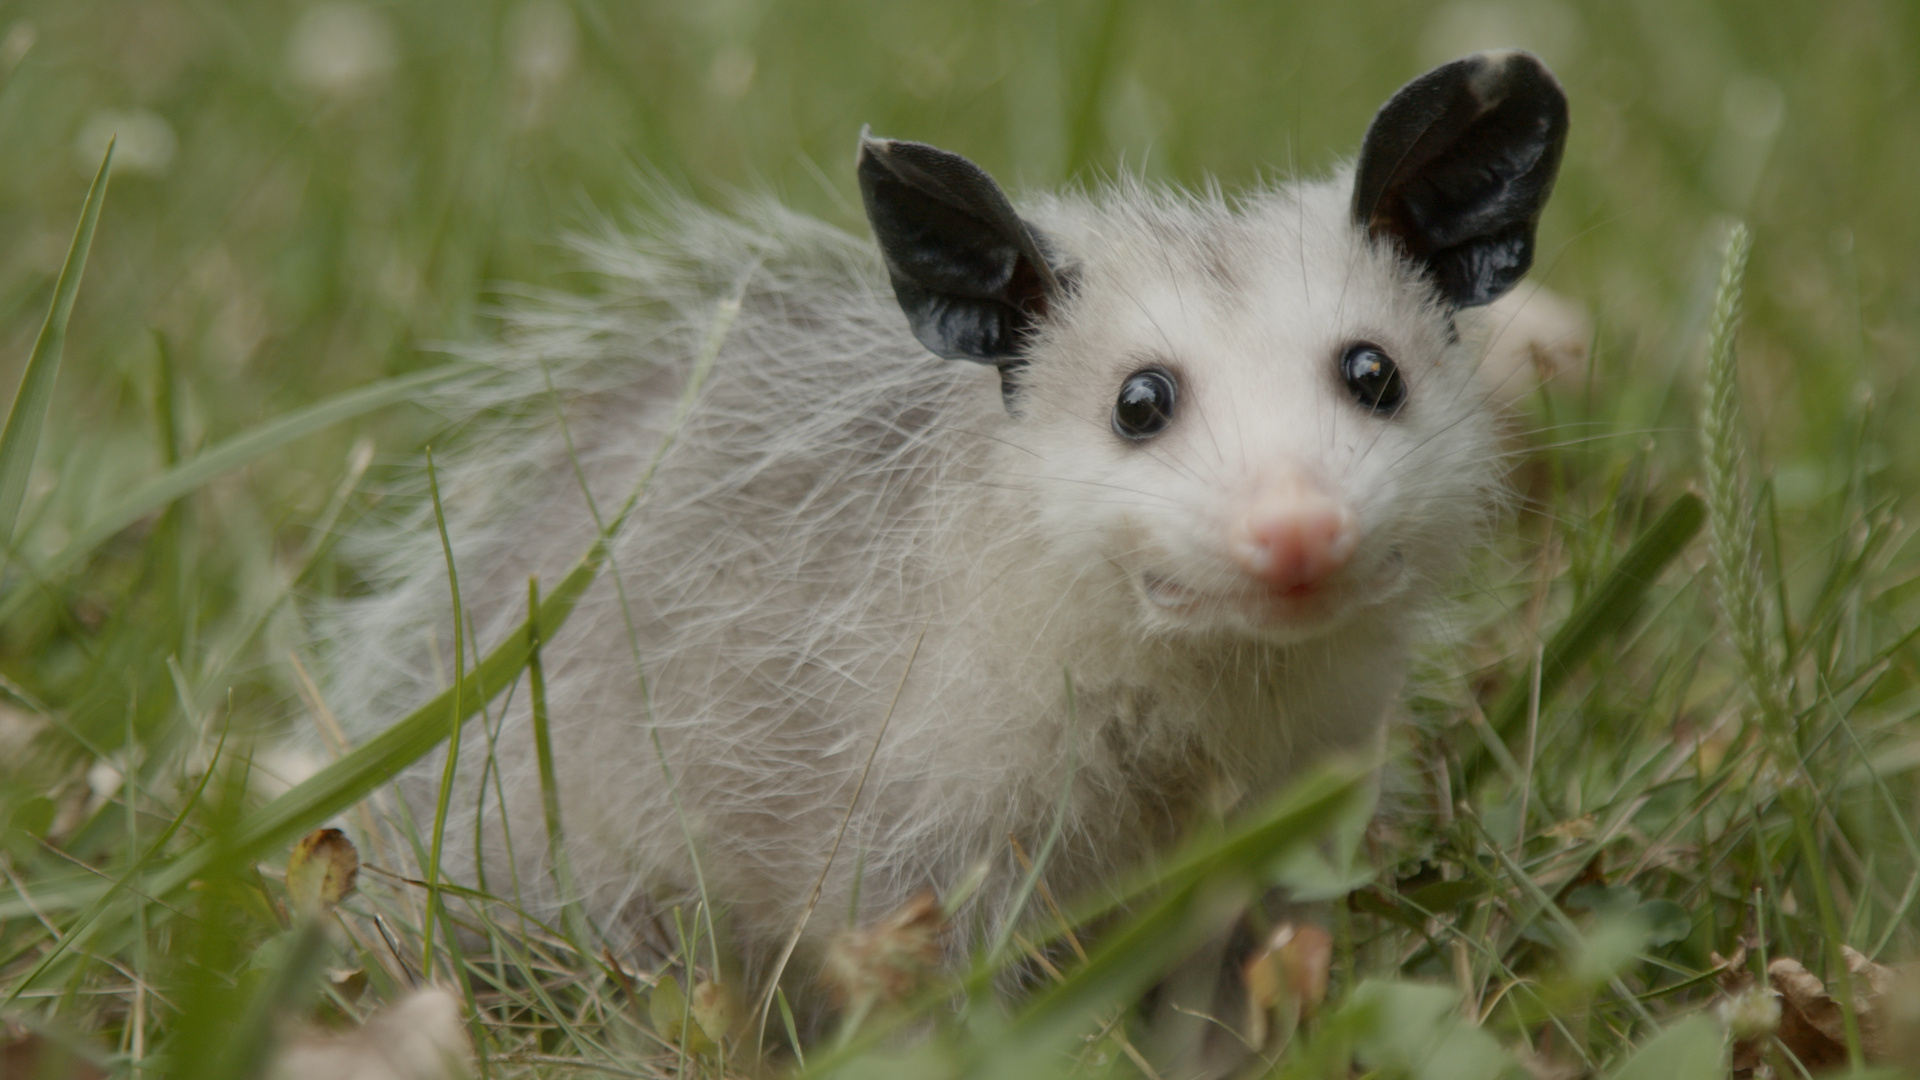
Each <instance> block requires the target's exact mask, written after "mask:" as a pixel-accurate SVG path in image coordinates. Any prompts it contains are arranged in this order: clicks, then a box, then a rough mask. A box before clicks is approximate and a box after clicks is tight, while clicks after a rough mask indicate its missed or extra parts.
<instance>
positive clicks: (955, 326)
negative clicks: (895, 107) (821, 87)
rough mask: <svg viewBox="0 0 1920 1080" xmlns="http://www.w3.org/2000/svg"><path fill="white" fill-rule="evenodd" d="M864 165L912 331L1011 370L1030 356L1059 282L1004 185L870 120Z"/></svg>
mask: <svg viewBox="0 0 1920 1080" xmlns="http://www.w3.org/2000/svg"><path fill="white" fill-rule="evenodd" d="M859 172H860V198H861V201H863V202H865V203H866V206H867V220H868V221H869V222H871V223H872V224H873V235H874V238H875V239H877V240H878V241H879V242H880V254H881V255H882V256H884V257H885V258H886V261H887V274H888V276H889V277H891V278H892V279H893V293H894V295H895V296H896V297H898V298H899V300H900V307H901V309H902V310H903V311H905V312H906V313H907V322H908V323H909V324H910V325H911V326H912V327H913V336H914V337H917V338H919V339H920V343H921V344H923V345H925V346H926V347H927V348H928V349H930V350H932V351H933V352H934V354H935V355H937V356H943V357H945V358H947V359H949V360H975V361H978V362H980V363H983V364H993V365H994V366H996V367H998V368H1000V369H1001V374H1002V375H1003V376H1006V375H1007V374H1008V373H1009V369H1010V368H1016V367H1018V366H1020V365H1021V364H1022V363H1024V362H1025V359H1024V358H1023V357H1022V356H1021V355H1020V348H1021V343H1022V339H1023V338H1025V337H1026V335H1027V333H1028V332H1029V331H1030V330H1031V329H1032V327H1033V325H1034V323H1036V322H1037V321H1039V320H1040V319H1041V318H1043V317H1044V316H1045V315H1046V313H1047V305H1048V302H1049V301H1050V300H1051V299H1052V298H1053V297H1055V296H1056V295H1058V293H1059V291H1060V282H1059V279H1058V278H1057V277H1055V275H1054V272H1053V268H1052V267H1051V266H1049V265H1048V264H1047V257H1046V254H1045V253H1044V252H1043V251H1042V250H1041V248H1040V242H1039V239H1038V236H1037V234H1036V233H1035V232H1034V230H1033V228H1032V227H1031V226H1029V225H1028V224H1027V223H1026V222H1024V221H1022V220H1020V217H1019V215H1017V214H1015V213H1014V212H1013V206H1012V204H1010V203H1008V202H1007V197H1006V195H1005V194H1004V193H1003V192H1002V191H1001V190H1000V185H998V184H996V183H994V182H993V177H991V176H988V175H987V174H986V171H985V170H983V169H981V168H980V166H978V165H975V164H974V163H973V162H971V161H968V160H967V159H966V158H963V157H961V156H960V155H958V154H950V153H948V152H946V151H945V150H940V149H936V148H934V147H931V146H928V145H926V144H925V143H916V142H906V141H904V140H901V139H876V138H874V137H873V136H872V135H870V134H868V133H867V132H866V131H865V130H862V131H861V132H860V165H859ZM1008 385H1009V387H1010V386H1011V383H1010V382H1009V384H1008Z"/></svg>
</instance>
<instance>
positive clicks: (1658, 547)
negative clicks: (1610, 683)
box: [1460, 492, 1706, 784]
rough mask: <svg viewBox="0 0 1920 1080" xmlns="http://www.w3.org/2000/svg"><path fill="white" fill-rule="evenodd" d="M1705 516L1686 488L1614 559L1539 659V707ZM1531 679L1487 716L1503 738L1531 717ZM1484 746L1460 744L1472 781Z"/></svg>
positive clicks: (1620, 621)
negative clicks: (1529, 711)
mask: <svg viewBox="0 0 1920 1080" xmlns="http://www.w3.org/2000/svg"><path fill="white" fill-rule="evenodd" d="M1705 520H1706V504H1705V503H1703V502H1701V501H1700V497H1699V496H1698V495H1695V494H1693V493H1692V492H1687V493H1685V494H1683V495H1681V496H1680V497H1679V498H1678V499H1675V500H1674V501H1673V505H1671V506H1669V507H1667V509H1666V510H1665V511H1664V512H1663V513H1661V515H1660V516H1659V517H1658V518H1656V519H1655V520H1654V522H1653V524H1652V525H1650V526H1648V527H1647V531H1646V532H1643V533H1641V534H1640V536H1639V537H1638V538H1637V539H1635V540H1634V542H1633V546H1631V547H1629V548H1628V549H1627V553H1626V554H1625V555H1622V556H1621V557H1620V561H1619V562H1618V563H1615V564H1614V567H1613V569H1612V570H1611V571H1609V572H1608V573H1607V576H1606V578H1605V579H1603V580H1602V581H1601V582H1600V585H1599V587H1598V588H1596V589H1594V590H1593V592H1592V594H1590V595H1589V596H1588V597H1587V598H1586V601H1585V602H1584V603H1582V604H1581V605H1580V606H1579V607H1578V608H1577V609H1575V610H1574V612H1573V613H1572V614H1571V615H1568V616H1567V621H1566V622H1563V623H1561V624H1560V628H1559V629H1558V630H1555V631H1554V633H1553V637H1552V638H1550V639H1549V640H1548V641H1547V647H1546V649H1545V650H1543V651H1542V653H1541V658H1540V698H1539V701H1540V707H1541V708H1543V709H1544V708H1546V705H1547V702H1548V701H1550V700H1552V699H1553V696H1554V695H1555V694H1556V693H1558V692H1559V690H1560V688H1561V687H1562V686H1565V685H1566V682H1567V680H1568V679H1569V678H1571V677H1572V676H1573V674H1574V672H1576V671H1578V670H1579V669H1580V665H1581V664H1584V663H1586V660H1587V657H1588V656H1590V655H1592V653H1593V650H1594V648H1595V647H1596V646H1598V645H1599V644H1600V643H1601V642H1602V641H1604V640H1606V639H1607V637H1609V636H1610V635H1612V634H1614V633H1617V632H1618V631H1620V630H1621V629H1623V628H1624V627H1625V626H1626V625H1627V623H1628V622H1629V621H1630V620H1631V619H1632V618H1633V616H1634V613H1635V612H1636V611H1638V610H1639V609H1640V601H1641V599H1642V598H1643V597H1644V596H1645V595H1646V592H1647V590H1648V589H1649V588H1651V587H1652V585H1653V583H1654V582H1655V581H1656V580H1658V579H1659V577H1660V574H1661V572H1662V571H1663V570H1665V569H1666V568H1667V564H1668V563H1670V562H1672V561H1673V560H1674V558H1675V557H1677V556H1678V555H1679V554H1680V552H1681V551H1683V550H1684V549H1685V548H1686V546H1687V544H1688V543H1689V542H1690V541H1692V540H1693V537H1694V534H1695V533H1698V532H1699V531H1700V526H1701V524H1702V523H1703V522H1704V521H1705ZM1530 691H1531V686H1530V680H1528V679H1524V678H1522V679H1516V680H1515V681H1514V683H1513V685H1512V686H1509V687H1508V688H1507V692H1506V694H1505V695H1504V696H1502V697H1501V698H1500V701H1499V703H1498V704H1497V705H1495V706H1494V708H1493V711H1492V714H1491V715H1490V716H1489V717H1488V719H1489V721H1490V722H1491V724H1492V726H1493V730H1494V731H1496V732H1498V733H1499V734H1500V737H1501V738H1511V737H1512V736H1513V735H1514V734H1515V732H1517V731H1518V730H1519V729H1520V727H1521V725H1522V724H1524V723H1525V721H1526V718H1527V708H1528V703H1529V700H1530ZM1483 754H1485V749H1484V748H1483V747H1481V746H1480V745H1479V744H1477V743H1473V744H1467V745H1464V746H1462V747H1461V750H1460V756H1461V758H1462V760H1463V763H1464V764H1465V766H1466V769H1467V777H1468V783H1469V784H1471V783H1472V782H1473V781H1474V780H1476V779H1478V777H1479V775H1480V773H1481V771H1482V770H1483V769H1484V768H1485V765H1486V761H1485V759H1484V758H1483V757H1482V755H1483Z"/></svg>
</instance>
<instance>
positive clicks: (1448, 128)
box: [1353, 50, 1567, 307]
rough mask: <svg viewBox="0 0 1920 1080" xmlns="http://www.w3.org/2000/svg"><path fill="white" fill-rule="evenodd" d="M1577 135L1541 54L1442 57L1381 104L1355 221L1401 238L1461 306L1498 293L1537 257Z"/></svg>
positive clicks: (1364, 151) (1358, 184)
mask: <svg viewBox="0 0 1920 1080" xmlns="http://www.w3.org/2000/svg"><path fill="white" fill-rule="evenodd" d="M1566 141H1567V98H1566V95H1565V94H1563V93H1562V92H1561V90H1560V84H1559V83H1558V82H1556V81H1554V78H1553V73H1552V72H1550V71H1548V70H1547V66H1546V65H1545V64H1543V63H1541V62H1540V59H1539V58H1538V57H1536V56H1534V55H1533V54H1531V53H1525V52H1519V51H1517V50H1515V51H1507V52H1484V53H1477V54H1475V55H1473V56H1469V57H1466V58H1464V59H1461V60H1455V61H1454V62H1453V63H1451V64H1443V65H1441V66H1440V67H1437V68H1434V69H1433V70H1432V71H1429V72H1427V73H1426V74H1425V75H1422V76H1420V77H1419V78H1417V79H1415V80H1413V81H1412V82H1410V83H1408V84H1407V85H1406V86H1404V87H1402V88H1401V89H1400V92H1399V93H1397V94H1395V95H1393V98H1392V100H1390V101H1388V102H1387V103H1386V104H1385V105H1382V106H1381V107H1380V112H1379V114H1378V115H1376V116H1375V117H1374V118H1373V124H1372V125H1371V126H1370V127H1368V128H1367V137H1366V140H1365V141H1364V142H1363V143H1361V146H1360V164H1359V167H1358V169H1356V170H1355V173H1354V179H1353V220H1354V224H1356V225H1359V226H1360V227H1361V228H1363V229H1365V230H1367V234H1368V235H1369V236H1373V237H1376V238H1391V239H1393V240H1396V241H1398V242H1399V244H1400V246H1401V248H1402V249H1403V250H1405V251H1406V253H1407V254H1408V255H1409V256H1411V257H1412V258H1413V260H1414V261H1415V262H1416V263H1419V264H1420V265H1421V266H1422V267H1424V268H1425V270H1426V272H1427V276H1428V277H1429V278H1431V279H1432V281H1433V283H1434V285H1435V286H1436V287H1438V289H1439V290H1440V295H1441V296H1442V297H1443V298H1445V299H1446V300H1447V302H1449V303H1451V304H1452V305H1453V306H1454V307H1472V306H1473V305H1475V304H1485V303H1488V302H1490V301H1492V300H1494V299H1497V298H1498V297H1499V296H1500V295H1501V294H1502V293H1504V292H1506V291H1507V290H1508V289H1510V288H1512V287H1513V285H1514V283H1515V282H1516V281H1519V280H1520V276H1521V275H1522V274H1525V273H1526V272H1527V267H1529V266H1531V265H1532V263H1533V233H1534V226H1535V225H1537V224H1538V223H1539V221H1540V211H1541V209H1542V208H1544V207H1545V206H1546V204H1547V196H1548V195H1550V194H1552V192H1553V180H1554V176H1555V174H1557V173H1558V172H1559V169H1560V151H1561V149H1562V148H1563V147H1564V146H1565V145H1566Z"/></svg>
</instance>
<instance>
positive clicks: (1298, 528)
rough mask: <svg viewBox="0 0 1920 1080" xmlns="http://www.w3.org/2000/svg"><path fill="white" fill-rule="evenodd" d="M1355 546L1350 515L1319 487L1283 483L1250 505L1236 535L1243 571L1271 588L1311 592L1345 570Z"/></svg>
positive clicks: (1355, 534) (1235, 546) (1356, 537)
mask: <svg viewBox="0 0 1920 1080" xmlns="http://www.w3.org/2000/svg"><path fill="white" fill-rule="evenodd" d="M1358 541H1359V530H1358V527H1357V526H1356V524H1355V522H1354V520H1353V513H1352V511H1350V510H1348V509H1347V508H1346V505H1345V504H1344V503H1342V502H1340V501H1339V500H1337V499H1335V498H1333V497H1332V496H1330V495H1328V494H1326V493H1325V492H1324V491H1322V490H1321V489H1320V488H1319V487H1318V486H1317V485H1312V484H1309V483H1304V482H1300V481H1295V480H1292V479H1291V478H1289V479H1288V480H1287V481H1284V482H1281V483H1278V484H1273V485H1269V486H1267V487H1266V488H1265V489H1263V490H1262V491H1260V492H1259V493H1258V494H1257V495H1256V496H1255V497H1254V498H1253V500H1252V505H1251V506H1250V507H1249V508H1248V511H1247V515H1246V517H1245V519H1244V520H1243V521H1242V522H1241V524H1240V527H1239V528H1238V529H1236V530H1235V535H1234V537H1233V554H1234V557H1235V558H1236V559H1237V560H1238V561H1239V563H1240V566H1241V568H1242V569H1244V570H1246V572H1247V573H1249V574H1251V575H1252V576H1254V577H1255V578H1258V579H1259V580H1260V581H1262V582H1264V583H1265V584H1266V585H1268V586H1269V587H1271V588H1274V589H1279V590H1283V591H1293V590H1304V589H1311V588H1314V587H1315V586H1318V585H1320V584H1321V583H1322V582H1324V581H1326V580H1327V579H1328V578H1329V577H1332V576H1333V574H1334V572H1335V571H1337V570H1339V569H1340V568H1341V567H1343V566H1345V565H1346V564H1347V559H1348V558H1350V557H1351V556H1352V555H1353V548H1354V545H1355V544H1356V543H1357V542H1358Z"/></svg>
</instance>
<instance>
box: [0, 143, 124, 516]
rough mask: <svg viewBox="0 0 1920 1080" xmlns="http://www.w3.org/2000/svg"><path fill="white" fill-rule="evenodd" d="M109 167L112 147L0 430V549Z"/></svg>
mask: <svg viewBox="0 0 1920 1080" xmlns="http://www.w3.org/2000/svg"><path fill="white" fill-rule="evenodd" d="M112 168H113V143H112V141H109V142H108V143H107V152H106V154H105V155H103V156H102V157H101V158H100V169H99V171H97V172H95V173H94V174H93V184H92V186H90V187H88V188H87V201H86V203H85V204H84V205H83V206H82V207H81V208H80V225H79V227H78V228H76V229H74V231H73V244H72V246H70V247H68V248H67V260H66V262H65V263H63V264H61V266H60V278H59V281H58V282H57V283H56V284H55V285H54V287H53V306H52V307H50V308H48V309H47V321H46V322H44V323H42V324H41V325H40V336H39V337H37V338H35V339H34V342H33V352H32V353H31V354H30V355H29V356H28V357H27V369H26V371H25V373H23V374H22V375H21V376H20V389H19V390H18V391H17V392H15V394H14V398H13V408H12V409H11V410H9V411H8V412H7V426H6V429H5V430H4V431H0V548H10V547H12V546H13V529H14V525H15V524H16V523H17V521H18V519H19V517H20V504H21V502H23V501H24V500H25V499H26V497H27V480H28V478H29V477H30V476H31V475H32V473H33V457H34V454H35V453H37V452H38V450H39V448H40V429H41V428H42V427H44V426H45V425H46V422H47V410H48V409H49V408H51V407H52V405H53V384H54V380H55V379H57V378H58V377H59V375H60V355H61V353H62V352H64V351H65V350H66V345H67V319H68V317H69V316H71V315H72V314H73V301H74V298H75V297H76V296H78V295H79V294H80V278H81V276H82V275H84V274H85V273H86V270H87V252H88V251H89V250H91V249H92V247H93V230H94V227H95V226H96V225H98V224H99V223H100V205H101V204H102V203H103V202H105V201H106V198H107V177H108V176H109V175H110V174H111V172H112Z"/></svg>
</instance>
